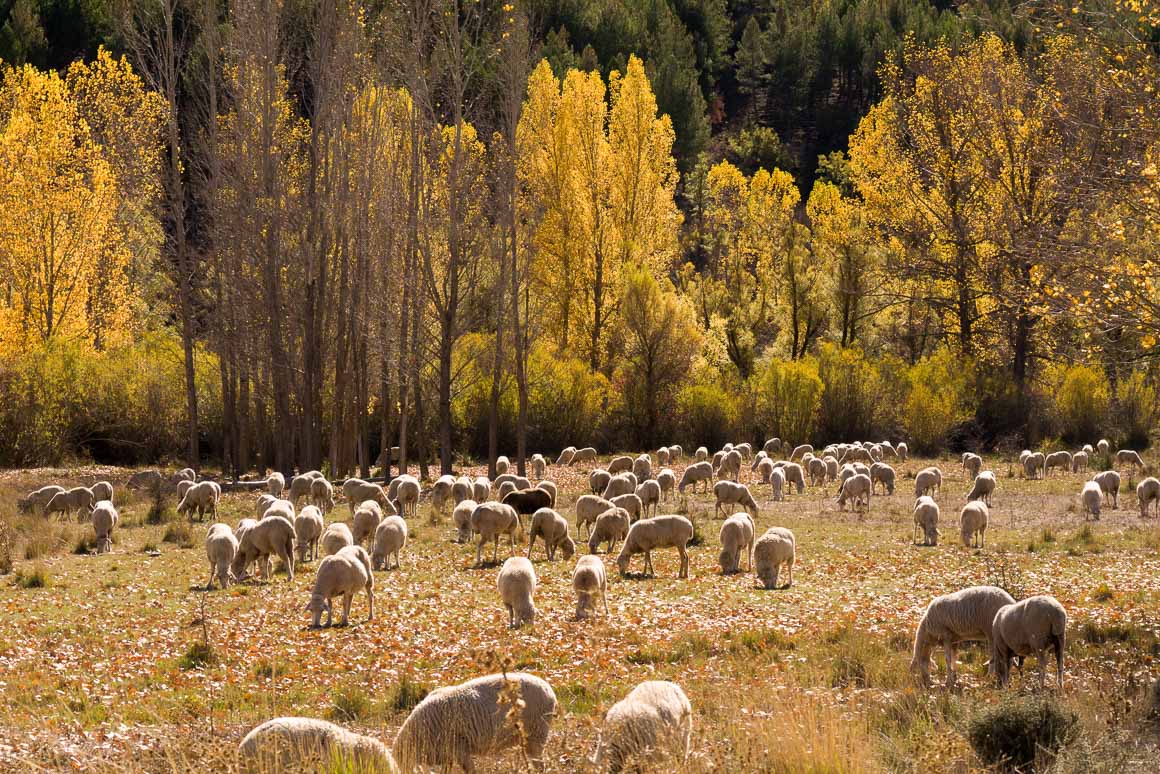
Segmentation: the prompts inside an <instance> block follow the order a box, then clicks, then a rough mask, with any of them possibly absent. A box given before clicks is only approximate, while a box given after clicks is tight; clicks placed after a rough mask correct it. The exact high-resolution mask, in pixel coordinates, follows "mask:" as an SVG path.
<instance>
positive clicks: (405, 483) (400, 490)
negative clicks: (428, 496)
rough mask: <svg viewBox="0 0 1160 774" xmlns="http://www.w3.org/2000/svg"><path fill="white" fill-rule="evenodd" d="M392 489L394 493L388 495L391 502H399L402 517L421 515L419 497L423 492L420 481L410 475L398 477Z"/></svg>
mask: <svg viewBox="0 0 1160 774" xmlns="http://www.w3.org/2000/svg"><path fill="white" fill-rule="evenodd" d="M391 489H393V490H394V492H393V493H391V492H388V493H387V495H388V497H389V498H390V499H391V500H397V501H398V503H399V515H400V516H403V517H404V518H406V517H408V516H415V515H417V514H418V513H419V495H421V494H422V491H423V490H422V487H421V486H420V485H419V479H417V478H415V477H414V476H409V475H402V476H398V477H397V478H395V479H394V480H393V481H391Z"/></svg>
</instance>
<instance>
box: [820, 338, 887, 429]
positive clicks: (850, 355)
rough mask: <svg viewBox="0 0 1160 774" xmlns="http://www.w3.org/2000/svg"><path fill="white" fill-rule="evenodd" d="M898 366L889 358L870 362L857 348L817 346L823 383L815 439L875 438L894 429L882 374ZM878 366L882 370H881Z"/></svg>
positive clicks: (885, 380)
mask: <svg viewBox="0 0 1160 774" xmlns="http://www.w3.org/2000/svg"><path fill="white" fill-rule="evenodd" d="M896 367H897V363H896V362H895V361H892V360H882V359H881V358H879V359H878V365H876V364H875V362H872V361H871V360H870V359H869V358H867V357H866V355H865V354H864V353H863V352H862V350H860V349H856V348H846V349H842V348H841V347H838V346H836V345H834V344H828V343H826V344H822V345H821V346H820V347H819V348H818V376H819V377H820V378H821V380H822V384H823V385H825V389H824V390H823V392H822V401H821V409H820V411H819V415H818V417H819V418H818V427H817V436H816V437H817V438H818V439H832V438H874V437H875V436H879V435H886V434H889V433H890V431H891V430H892V429H893V428H892V427H890V425H892V424H893V422H892V420H893V418H894V416H893V412H894V405H895V400H896V399H897V397H898V396H896V395H894V394H892V389H891V381H890V380H889V379H886V378H884V377H883V373H884V372H885V373H889V372H891V371H893V370H894V369H895V368H896ZM880 369H881V370H880Z"/></svg>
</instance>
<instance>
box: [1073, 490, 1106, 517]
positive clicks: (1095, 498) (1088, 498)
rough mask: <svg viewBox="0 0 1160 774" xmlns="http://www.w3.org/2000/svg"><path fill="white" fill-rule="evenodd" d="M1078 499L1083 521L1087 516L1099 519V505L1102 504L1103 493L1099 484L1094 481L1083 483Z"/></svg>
mask: <svg viewBox="0 0 1160 774" xmlns="http://www.w3.org/2000/svg"><path fill="white" fill-rule="evenodd" d="M1079 501H1080V505H1081V507H1082V508H1083V514H1084V520H1085V521H1086V520H1087V518H1088V517H1089V516H1091V517H1092V518H1093V519H1095V520H1096V521H1099V520H1100V506H1101V505H1103V493H1102V492H1101V491H1100V485H1099V484H1097V483H1096V482H1095V481H1088V482H1087V483H1085V484H1084V485H1083V489H1082V490H1080V493H1079Z"/></svg>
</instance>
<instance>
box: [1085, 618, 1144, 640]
mask: <svg viewBox="0 0 1160 774" xmlns="http://www.w3.org/2000/svg"><path fill="white" fill-rule="evenodd" d="M1081 632H1082V634H1083V638H1084V641H1085V642H1089V643H1091V644H1092V645H1103V644H1104V643H1105V642H1131V641H1132V640H1134V639H1137V637H1138V635H1139V631H1138V630H1137V629H1136V627H1134V626H1132V625H1130V624H1123V623H1110V624H1098V623H1094V622H1092V621H1088V622H1087V623H1085V624H1084V625H1083V629H1081Z"/></svg>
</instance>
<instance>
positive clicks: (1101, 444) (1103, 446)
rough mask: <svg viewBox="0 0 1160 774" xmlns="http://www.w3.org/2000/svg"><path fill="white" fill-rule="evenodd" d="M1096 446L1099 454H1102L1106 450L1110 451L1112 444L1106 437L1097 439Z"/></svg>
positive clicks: (1106, 451)
mask: <svg viewBox="0 0 1160 774" xmlns="http://www.w3.org/2000/svg"><path fill="white" fill-rule="evenodd" d="M1096 448H1097V449H1099V450H1100V454H1101V455H1103V454H1107V453H1108V452H1110V451H1111V449H1112V444H1111V442H1110V441H1108V439H1107V438H1101V439H1100V440H1099V441H1098V442H1097V443H1096Z"/></svg>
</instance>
